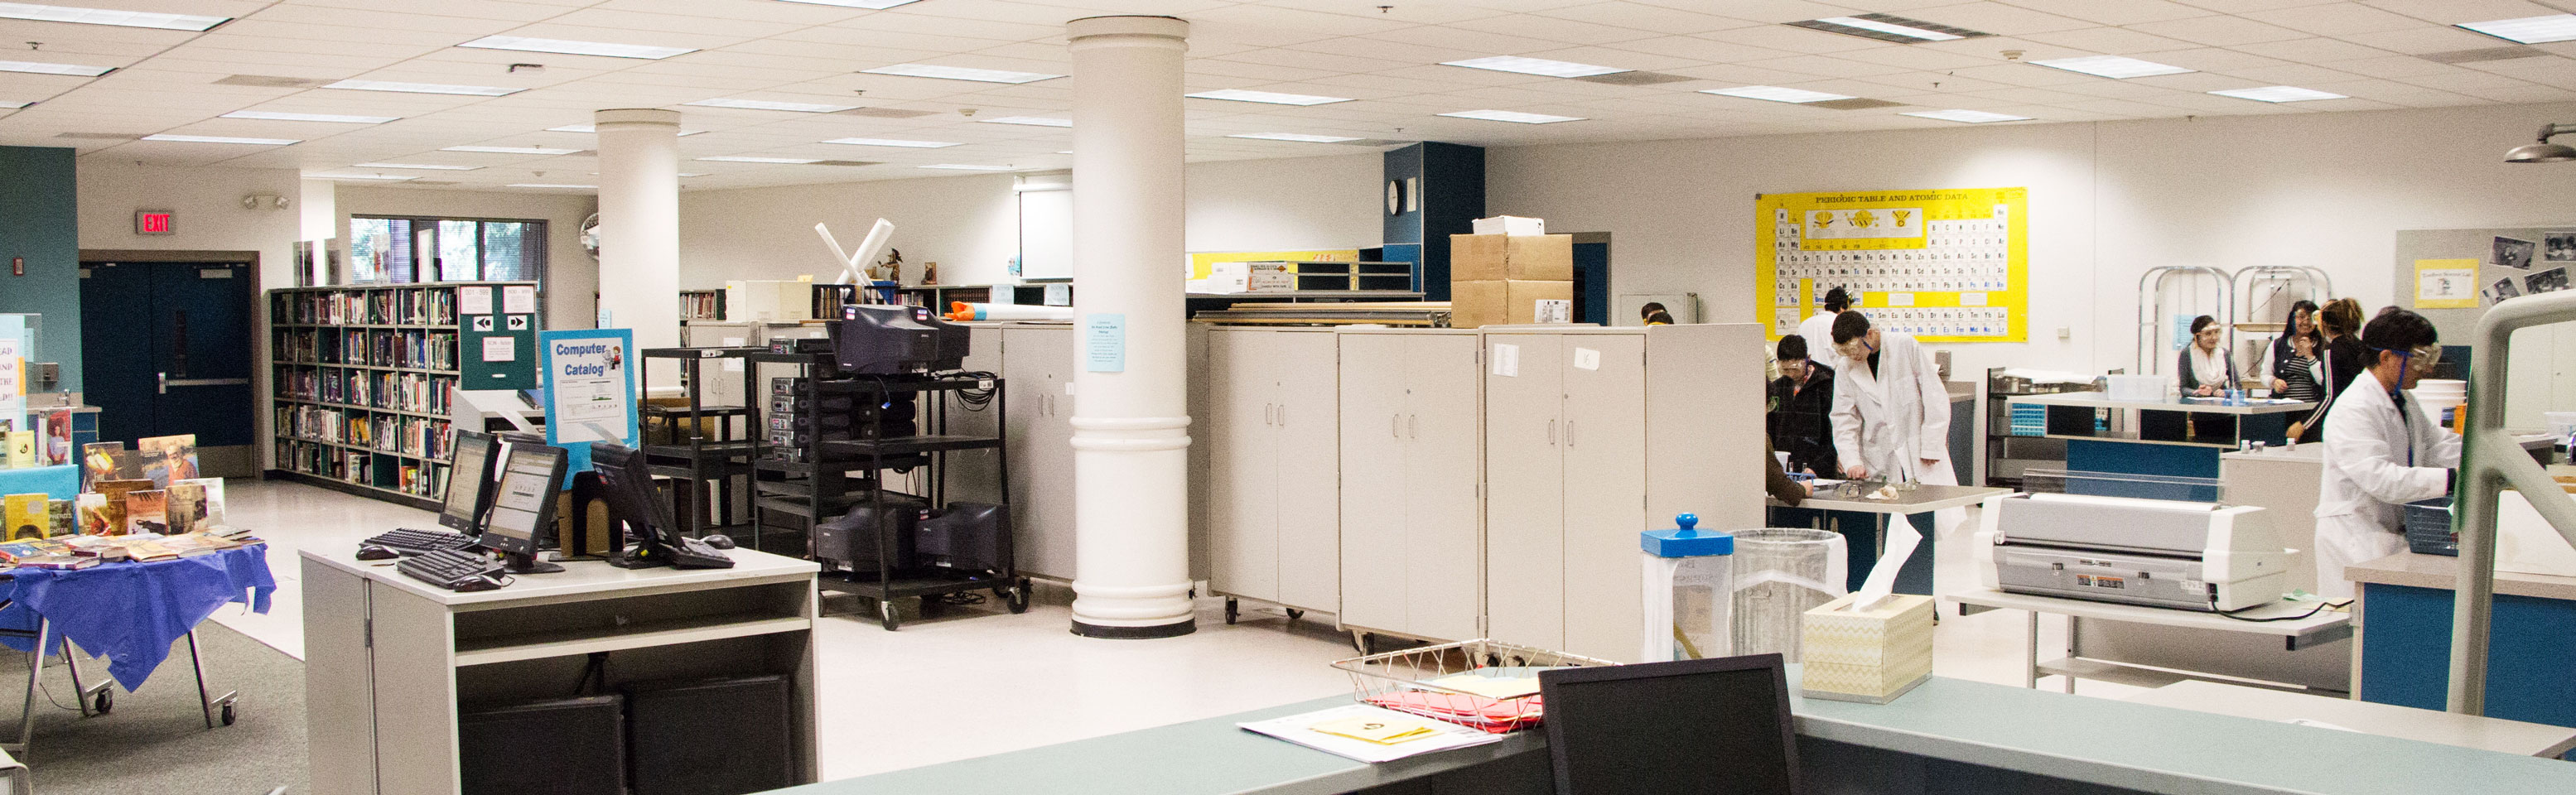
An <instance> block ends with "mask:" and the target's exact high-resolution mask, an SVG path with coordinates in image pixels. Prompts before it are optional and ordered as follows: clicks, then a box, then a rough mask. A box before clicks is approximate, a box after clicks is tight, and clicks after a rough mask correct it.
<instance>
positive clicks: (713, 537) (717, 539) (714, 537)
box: [698, 533, 733, 549]
mask: <svg viewBox="0 0 2576 795" xmlns="http://www.w3.org/2000/svg"><path fill="white" fill-rule="evenodd" d="M698 540H700V541H704V542H707V546H711V547H715V548H717V549H732V548H733V536H729V535H725V534H723V533H710V534H708V535H707V536H706V537H705V538H700V539H698Z"/></svg>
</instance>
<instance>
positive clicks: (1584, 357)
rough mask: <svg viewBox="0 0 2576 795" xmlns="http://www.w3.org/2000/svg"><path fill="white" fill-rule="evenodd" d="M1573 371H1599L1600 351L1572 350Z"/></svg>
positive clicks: (1587, 349)
mask: <svg viewBox="0 0 2576 795" xmlns="http://www.w3.org/2000/svg"><path fill="white" fill-rule="evenodd" d="M1574 369H1577V370H1599V369H1601V352H1600V351H1596V350H1593V349H1591V348H1576V349H1574Z"/></svg>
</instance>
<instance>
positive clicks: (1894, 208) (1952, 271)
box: [1753, 188, 2030, 342]
mask: <svg viewBox="0 0 2576 795" xmlns="http://www.w3.org/2000/svg"><path fill="white" fill-rule="evenodd" d="M2029 206H2030V191H2029V189H2028V188H1963V189H1953V190H1890V191H1856V192H1838V193H1774V194H1766V195H1763V196H1761V197H1759V198H1758V199H1757V200H1756V201H1755V203H1754V208H1755V215H1754V277H1753V282H1754V283H1753V289H1754V306H1755V307H1756V310H1755V311H1757V312H1760V313H1762V314H1761V317H1759V318H1758V322H1761V323H1763V324H1764V325H1767V326H1769V327H1770V328H1771V338H1772V339H1778V338H1780V337H1781V336H1782V335H1786V334H1795V333H1797V332H1798V321H1799V320H1801V319H1804V318H1806V317H1807V316H1809V315H1813V314H1815V313H1816V312H1817V311H1818V310H1817V307H1818V305H1819V304H1821V303H1822V302H1823V300H1824V296H1825V291H1827V290H1830V289H1833V288H1834V287H1837V286H1839V287H1842V288H1844V289H1845V290H1846V291H1849V292H1850V293H1852V295H1853V296H1854V298H1855V300H1854V301H1853V304H1852V308H1854V309H1858V310H1860V311H1861V313H1862V314H1864V315H1868V316H1869V318H1870V325H1871V326H1873V327H1875V328H1882V329H1887V330H1890V331H1902V332H1906V333H1908V334H1912V335H1914V336H1915V338H1917V339H1920V340H1922V341H1925V342H2023V341H2025V340H2027V339H2028V328H2027V327H2028V325H2029V315H2030V283H2029V267H2030V223H2029Z"/></svg>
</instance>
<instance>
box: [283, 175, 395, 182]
mask: <svg viewBox="0 0 2576 795" xmlns="http://www.w3.org/2000/svg"><path fill="white" fill-rule="evenodd" d="M304 178H305V179H374V180H383V181H386V182H401V181H403V180H407V179H419V177H406V176H400V175H395V174H306V175H304Z"/></svg>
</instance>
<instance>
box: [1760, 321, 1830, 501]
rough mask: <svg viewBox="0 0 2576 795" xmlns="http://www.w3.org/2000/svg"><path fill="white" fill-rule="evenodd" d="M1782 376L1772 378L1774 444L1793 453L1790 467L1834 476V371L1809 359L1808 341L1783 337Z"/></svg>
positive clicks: (1788, 336)
mask: <svg viewBox="0 0 2576 795" xmlns="http://www.w3.org/2000/svg"><path fill="white" fill-rule="evenodd" d="M1777 353H1778V355H1779V358H1780V377H1779V379H1777V380H1774V381H1772V382H1771V400H1770V403H1771V405H1772V406H1773V407H1774V408H1773V409H1772V410H1771V417H1770V423H1769V425H1770V431H1771V446H1772V448H1773V449H1777V450H1781V451H1784V452H1787V453H1788V454H1789V471H1791V472H1806V473H1810V474H1821V475H1823V476H1825V477H1834V476H1835V475H1836V474H1838V473H1840V472H1842V465H1841V462H1840V461H1838V460H1837V459H1836V454H1835V452H1834V426H1833V421H1832V419H1831V418H1830V416H1829V415H1830V414H1831V413H1832V412H1833V408H1834V369H1833V368H1831V367H1826V366H1824V365H1822V364H1818V363H1816V362H1815V361H1813V360H1810V359H1808V358H1807V355H1808V351H1807V340H1806V338H1805V337H1801V336H1798V335H1796V334H1790V335H1786V336H1782V337H1781V338H1780V345H1779V348H1777Z"/></svg>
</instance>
